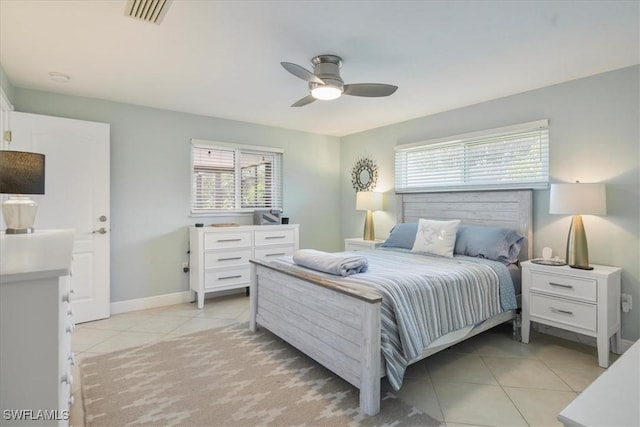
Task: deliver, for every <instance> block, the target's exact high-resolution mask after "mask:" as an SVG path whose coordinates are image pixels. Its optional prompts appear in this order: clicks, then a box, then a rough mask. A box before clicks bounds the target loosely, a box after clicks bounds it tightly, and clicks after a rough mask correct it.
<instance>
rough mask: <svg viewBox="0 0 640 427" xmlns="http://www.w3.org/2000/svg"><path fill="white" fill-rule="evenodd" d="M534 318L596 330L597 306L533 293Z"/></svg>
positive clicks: (532, 310) (531, 304) (532, 312)
mask: <svg viewBox="0 0 640 427" xmlns="http://www.w3.org/2000/svg"><path fill="white" fill-rule="evenodd" d="M530 297H531V301H530V308H529V309H530V313H531V318H532V319H533V320H537V319H540V320H543V321H544V320H547V321H552V322H556V323H561V324H565V325H569V326H573V327H576V328H580V329H585V330H588V331H594V332H595V331H596V329H597V328H596V306H595V305H594V304H585V303H580V302H574V301H568V300H564V299H559V298H553V297H548V296H544V295H539V294H533V293H532V294H531V296H530Z"/></svg>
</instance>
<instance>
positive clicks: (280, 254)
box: [265, 252, 286, 256]
mask: <svg viewBox="0 0 640 427" xmlns="http://www.w3.org/2000/svg"><path fill="white" fill-rule="evenodd" d="M284 255H286V254H285V253H284V252H278V253H277V254H266V255H265V256H284Z"/></svg>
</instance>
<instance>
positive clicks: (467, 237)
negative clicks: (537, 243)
mask: <svg viewBox="0 0 640 427" xmlns="http://www.w3.org/2000/svg"><path fill="white" fill-rule="evenodd" d="M523 243H524V237H523V236H522V235H521V234H520V233H518V232H517V231H515V230H511V229H508V228H498V227H481V226H475V225H460V227H458V233H457V234H456V245H455V247H454V249H453V253H454V254H456V255H467V256H472V257H479V258H487V259H491V260H494V261H499V262H502V263H503V264H511V263H514V262H516V261H517V260H518V255H519V254H520V247H521V245H522V244H523Z"/></svg>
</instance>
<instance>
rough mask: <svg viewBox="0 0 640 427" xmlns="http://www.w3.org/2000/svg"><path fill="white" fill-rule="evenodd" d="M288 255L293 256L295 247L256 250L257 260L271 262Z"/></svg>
mask: <svg viewBox="0 0 640 427" xmlns="http://www.w3.org/2000/svg"><path fill="white" fill-rule="evenodd" d="M286 255H288V256H292V255H293V245H286V246H285V245H283V246H273V247H264V248H256V249H255V255H254V257H255V258H256V259H263V260H269V259H273V258H278V257H281V256H286Z"/></svg>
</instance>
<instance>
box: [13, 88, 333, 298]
mask: <svg viewBox="0 0 640 427" xmlns="http://www.w3.org/2000/svg"><path fill="white" fill-rule="evenodd" d="M14 92H15V95H14V97H13V99H12V101H13V103H14V105H15V108H16V110H17V111H22V112H29V113H36V114H45V115H51V116H59V117H68V118H74V119H82V120H91V121H97V122H105V123H109V124H110V125H111V228H112V232H111V301H112V302H116V301H125V300H129V299H135V298H144V297H150V296H155V295H163V294H168V293H173V292H180V291H186V290H187V289H188V281H187V275H186V274H184V273H182V271H181V264H182V262H183V261H186V260H187V254H186V252H187V248H188V234H187V226H189V225H193V224H194V223H196V222H204V223H205V224H208V223H211V222H230V221H236V222H241V223H250V221H252V218H247V217H244V218H233V217H215V218H213V217H212V218H201V217H198V218H192V217H190V216H189V207H190V139H191V138H200V139H207V140H213V141H226V142H233V143H240V144H249V145H264V146H271V147H282V148H284V150H285V154H284V162H283V166H284V176H283V180H284V212H285V214H286V215H287V216H289V217H290V218H291V222H292V223H298V224H300V246H301V247H311V246H313V247H315V248H320V249H323V250H328V251H333V250H338V249H339V248H340V246H339V242H340V231H339V230H340V222H339V215H340V212H339V210H338V205H339V195H340V187H339V186H340V183H339V179H340V178H339V177H340V163H339V158H340V141H339V139H338V138H336V137H330V136H322V135H314V134H309V133H304V132H298V131H291V130H285V129H278V128H273V127H267V126H261V125H256V124H251V123H242V122H237V121H231V120H223V119H217V118H211V117H204V116H196V115H191V114H183V113H177V112H171V111H165V110H158V109H152V108H145V107H139V106H133V105H128V104H121V103H115V102H109V101H104V100H97V99H89V98H80V97H74V96H63V95H57V94H53V93H48V92H41V91H33V90H26V89H22V88H15V90H14ZM320 208H321V209H320Z"/></svg>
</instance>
